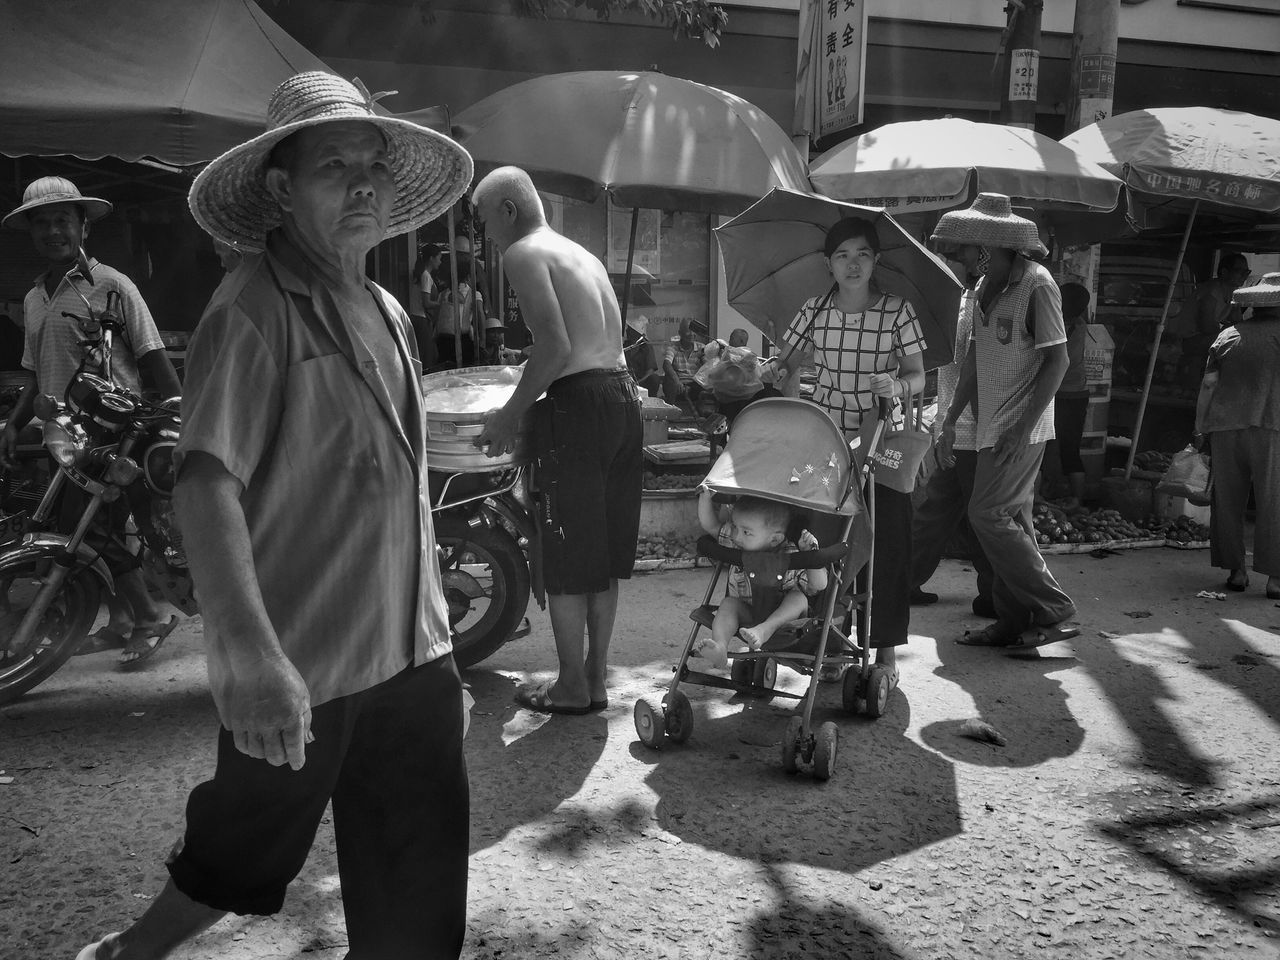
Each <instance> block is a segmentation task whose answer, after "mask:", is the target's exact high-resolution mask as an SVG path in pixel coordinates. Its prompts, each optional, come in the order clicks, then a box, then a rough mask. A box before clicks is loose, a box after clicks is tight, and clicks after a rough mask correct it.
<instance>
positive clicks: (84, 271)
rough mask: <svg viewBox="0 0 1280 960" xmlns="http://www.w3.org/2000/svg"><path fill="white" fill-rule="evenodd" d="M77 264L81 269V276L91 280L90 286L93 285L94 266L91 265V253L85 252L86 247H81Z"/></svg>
mask: <svg viewBox="0 0 1280 960" xmlns="http://www.w3.org/2000/svg"><path fill="white" fill-rule="evenodd" d="M76 266H77V267H78V268H79V270H80V276H82V277H84V278H85V279H86V280H88V281H89V286H91V287H92V286H93V267H91V266H89V255H88V254H87V253H85V252H84V247H81V248H80V253H79V255H78V256H77V257H76Z"/></svg>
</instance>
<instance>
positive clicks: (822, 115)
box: [818, 0, 867, 139]
mask: <svg viewBox="0 0 1280 960" xmlns="http://www.w3.org/2000/svg"><path fill="white" fill-rule="evenodd" d="M821 36H822V59H821V61H820V64H819V67H818V70H819V80H820V86H819V88H818V118H819V120H818V137H819V139H821V138H822V137H825V136H828V135H830V134H832V133H836V132H837V131H840V130H843V129H845V128H846V127H852V126H856V125H857V124H859V123H861V122H862V94H863V63H864V60H865V53H866V47H867V4H866V0H824V3H823V8H822V28H821Z"/></svg>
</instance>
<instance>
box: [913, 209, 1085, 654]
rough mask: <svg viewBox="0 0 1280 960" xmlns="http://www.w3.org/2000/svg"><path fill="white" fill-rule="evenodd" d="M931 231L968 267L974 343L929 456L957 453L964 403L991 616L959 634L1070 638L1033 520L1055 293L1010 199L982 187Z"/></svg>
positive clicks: (1048, 432) (1048, 421) (1060, 326)
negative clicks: (972, 277)
mask: <svg viewBox="0 0 1280 960" xmlns="http://www.w3.org/2000/svg"><path fill="white" fill-rule="evenodd" d="M933 240H934V241H935V243H937V244H938V246H939V248H940V249H941V250H943V251H944V252H945V253H948V254H949V255H951V256H952V257H953V258H954V259H956V260H958V261H960V262H961V263H963V264H964V265H965V268H966V270H967V271H969V272H971V273H981V274H983V276H982V279H981V280H979V281H978V285H977V287H976V289H975V291H974V292H975V294H976V296H977V305H976V312H975V318H974V322H973V342H972V348H971V349H970V350H969V353H968V356H967V357H966V358H965V361H964V366H963V367H962V368H961V372H960V381H959V383H958V384H957V385H956V391H955V395H954V397H953V399H952V400H951V403H950V405H949V408H948V410H947V415H946V419H945V421H944V423H943V428H942V434H941V436H940V438H939V451H938V456H939V460H940V462H942V463H943V465H944V466H945V465H949V464H950V463H952V462H954V458H953V453H952V448H953V446H954V444H955V439H956V423H957V421H958V420H959V418H960V415H961V413H962V412H963V411H965V410H966V409H968V408H969V407H971V406H972V407H973V409H974V416H975V420H976V433H977V438H976V442H975V444H974V446H975V448H976V450H977V451H978V455H977V461H976V464H975V467H974V477H973V493H972V496H971V498H970V500H969V509H968V517H969V524H970V526H971V527H972V528H973V532H974V534H975V535H976V537H977V538H978V541H979V543H980V544H981V545H982V549H983V552H984V553H985V554H986V555H987V558H988V559H989V560H990V562H991V566H992V572H993V573H994V582H993V584H992V600H993V601H994V605H995V612H996V617H997V619H996V621H995V622H994V623H992V624H990V625H989V626H987V627H985V628H983V629H982V630H973V631H968V630H966V631H965V633H964V636H963V637H962V638H961V639H960V641H959V642H961V643H966V644H972V645H975V646H997V647H1031V646H1041V645H1043V644H1046V643H1055V642H1057V641H1059V640H1066V639H1069V638H1070V637H1073V636H1076V635H1077V634H1078V633H1079V629H1078V628H1077V627H1075V626H1073V625H1071V624H1069V623H1067V621H1068V619H1069V618H1070V617H1073V616H1074V615H1075V612H1076V608H1075V604H1073V603H1072V602H1071V598H1070V597H1068V596H1067V595H1066V593H1064V592H1063V590H1062V588H1061V587H1059V586H1058V584H1057V581H1055V580H1054V578H1053V574H1052V573H1050V572H1049V568H1048V567H1047V566H1046V565H1045V562H1044V558H1043V557H1041V555H1040V550H1039V547H1037V545H1036V540H1035V535H1034V528H1033V527H1032V524H1031V509H1032V505H1033V503H1034V500H1035V485H1036V479H1037V476H1038V474H1039V471H1040V463H1041V460H1042V459H1043V457H1044V448H1045V444H1046V442H1047V441H1048V440H1050V439H1051V438H1052V437H1053V395H1054V392H1055V391H1056V390H1057V389H1058V385H1059V384H1060V383H1061V382H1062V377H1063V374H1064V373H1065V372H1066V369H1067V365H1068V358H1067V345H1066V344H1067V334H1066V327H1065V324H1064V323H1063V319H1062V298H1061V295H1060V293H1059V291H1058V285H1057V284H1056V283H1055V282H1054V280H1053V277H1052V276H1051V275H1050V273H1049V271H1048V270H1046V269H1045V268H1044V267H1043V266H1041V265H1040V264H1039V263H1036V262H1035V261H1034V260H1031V259H1029V258H1028V256H1027V254H1028V253H1036V254H1039V255H1042V256H1043V255H1044V253H1045V252H1046V251H1045V248H1044V244H1042V243H1041V242H1040V236H1039V232H1038V230H1037V228H1036V225H1035V224H1034V223H1033V222H1032V221H1030V220H1027V219H1026V218H1024V217H1019V216H1017V215H1016V214H1015V213H1014V212H1013V209H1012V207H1011V205H1010V203H1009V198H1008V197H1006V196H1003V195H1001V194H998V193H983V194H979V195H978V198H977V199H976V200H974V202H973V204H972V206H970V207H969V208H968V209H965V210H957V211H952V212H951V213H946V214H943V216H942V218H941V219H940V220H939V221H938V226H937V228H936V229H935V231H934V234H933Z"/></svg>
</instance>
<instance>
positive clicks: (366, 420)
mask: <svg viewBox="0 0 1280 960" xmlns="http://www.w3.org/2000/svg"><path fill="white" fill-rule="evenodd" d="M373 100H374V98H373V97H371V96H370V95H369V94H368V92H367V91H366V90H365V89H364V88H363V87H362V86H359V85H353V84H351V83H348V82H347V81H345V80H343V79H341V78H339V77H336V76H332V75H329V74H326V73H303V74H298V75H297V76H294V77H291V78H290V79H289V80H286V81H285V82H284V83H283V84H281V85H280V87H279V88H278V89H277V90H276V91H275V93H274V94H273V95H272V97H271V100H270V102H269V103H268V105H267V132H266V133H264V134H263V135H261V136H259V137H256V138H254V139H253V140H250V141H249V142H248V143H244V144H241V145H240V146H238V147H235V148H234V149H232V150H230V151H228V152H227V153H225V154H223V155H222V156H221V157H219V158H217V159H216V160H214V161H213V162H212V163H211V164H210V165H209V166H208V167H207V168H206V169H205V170H204V171H203V172H202V173H201V174H200V176H199V177H197V178H196V182H195V183H194V184H193V185H192V188H191V195H190V205H191V210H192V213H193V214H194V215H195V218H196V220H197V221H198V222H199V224H200V225H201V226H202V227H203V228H204V229H205V230H206V231H207V232H208V233H210V234H211V235H212V236H213V237H214V238H215V239H218V240H222V241H224V242H226V243H231V244H234V245H235V246H236V247H237V248H238V249H240V250H242V251H262V252H261V253H257V254H246V257H245V262H244V263H243V264H241V266H240V267H239V268H238V269H237V270H236V271H235V273H234V274H231V275H229V276H228V278H227V279H226V280H225V281H224V282H223V284H222V285H221V286H220V287H219V288H218V290H217V291H216V292H215V293H214V295H213V299H212V300H211V301H210V303H209V306H208V308H207V310H206V311H205V315H204V317H203V319H202V320H201V323H200V326H199V327H198V329H197V330H196V334H195V337H194V338H193V340H192V343H191V347H190V350H189V354H188V364H187V371H188V373H187V392H186V395H185V396H184V398H183V404H182V417H183V428H182V437H181V440H180V442H179V445H178V449H177V451H176V453H175V463H176V468H177V470H178V484H177V489H176V493H175V499H176V506H177V510H178V519H179V522H180V524H181V525H182V528H183V532H184V535H185V540H184V543H185V546H186V549H187V552H188V556H189V557H190V561H191V569H192V572H193V574H194V576H195V582H196V589H197V591H198V593H199V595H200V604H201V610H202V613H203V615H204V622H205V637H206V639H207V641H208V643H207V646H208V664H209V682H210V687H211V692H212V694H213V699H214V703H215V705H216V707H217V711H218V717H219V719H220V720H221V722H222V730H221V731H220V732H219V735H218V759H217V768H216V770H215V772H214V774H213V778H212V779H211V780H209V781H208V782H205V783H202V784H200V785H199V786H197V787H196V788H195V790H193V791H192V794H191V797H190V799H189V801H188V803H187V810H186V813H187V826H186V831H185V835H184V836H183V838H182V840H181V841H180V842H179V843H178V845H177V846H176V848H175V849H174V852H173V854H172V855H171V857H170V859H169V862H168V869H169V873H170V880H169V882H168V884H167V885H166V886H165V888H164V890H163V891H162V892H161V893H160V895H159V896H158V897H157V898H156V899H155V900H154V901H153V902H152V904H151V906H150V907H149V908H148V909H147V911H146V913H145V914H143V916H142V917H141V918H140V919H139V920H138V921H137V922H136V923H134V924H133V926H131V927H129V928H128V929H127V930H125V931H124V932H123V933H120V934H113V935H110V936H108V937H106V938H105V939H104V940H102V941H99V942H98V943H96V944H91V945H89V946H88V947H85V949H84V950H83V951H81V954H80V960H92V958H95V957H96V958H97V960H111V958H149V960H150V958H157V957H163V956H166V955H167V954H168V953H169V951H171V950H172V949H173V948H175V947H176V946H177V945H178V944H179V943H181V942H183V941H184V940H186V939H187V938H189V937H191V936H192V935H194V934H195V933H197V932H199V931H200V930H203V929H204V928H206V927H208V926H209V925H210V924H212V923H214V922H215V921H216V920H217V919H218V918H219V917H221V916H223V915H224V913H227V912H232V913H237V914H271V913H275V912H276V911H278V910H279V909H280V907H281V904H282V902H283V900H284V895H285V889H286V887H287V886H288V884H289V883H290V881H291V880H292V879H293V878H294V876H295V875H296V874H297V872H298V870H299V869H301V867H302V864H303V862H304V861H305V859H306V857H307V853H308V850H309V849H310V846H311V843H312V840H313V838H314V835H315V831H316V828H317V826H318V825H319V823H320V820H321V817H323V816H324V814H325V808H326V805H327V804H328V803H329V802H330V801H332V803H333V811H334V830H335V833H336V837H337V850H338V866H339V873H340V875H341V878H342V900H343V907H344V910H345V914H346V925H347V936H348V940H349V943H350V952H349V954H348V956H351V957H370V958H372V957H376V958H378V960H392V958H409V957H413V958H422V957H457V955H458V953H459V951H460V950H461V945H462V940H463V934H464V930H465V909H466V887H467V846H468V829H467V827H468V805H469V804H468V786H467V778H466V767H465V763H464V760H463V754H462V735H463V727H464V716H463V706H462V704H463V699H462V685H461V682H460V680H459V677H458V672H457V669H456V668H455V666H454V663H453V658H452V656H451V649H452V648H451V646H450V639H449V625H448V611H447V608H446V605H445V602H444V597H443V595H442V593H441V587H440V572H439V569H438V565H437V560H436V548H435V541H434V537H433V534H432V528H431V515H430V509H429V503H428V501H427V495H426V492H425V491H426V489H427V484H426V482H425V480H424V478H423V474H424V472H425V470H426V463H425V456H424V453H423V447H424V432H423V422H424V417H423V409H422V396H421V391H420V387H419V373H420V369H421V367H420V364H419V363H418V360H417V357H416V356H415V354H416V350H415V347H414V340H413V335H412V331H411V328H410V325H409V320H408V317H407V316H406V315H405V313H404V311H403V309H402V308H401V307H400V306H399V305H398V304H397V302H396V301H395V299H394V298H393V297H391V295H390V294H388V293H387V292H386V291H385V290H383V289H381V288H380V287H378V286H377V285H375V284H373V283H371V282H370V281H369V280H367V279H366V278H365V276H364V263H365V257H366V255H367V254H368V252H369V251H370V250H371V249H372V248H373V247H374V245H375V244H377V243H378V242H379V241H380V240H382V239H383V238H384V237H387V236H392V235H396V234H401V233H405V232H408V231H410V230H413V229H415V228H417V227H418V226H420V225H422V224H423V223H426V222H427V221H429V220H431V219H432V218H434V217H436V216H438V215H439V214H440V213H442V212H443V211H445V210H447V209H448V207H449V206H450V205H451V204H452V203H453V202H454V201H455V200H457V199H458V197H460V196H461V195H462V194H463V192H464V191H465V190H466V187H467V184H468V182H469V181H470V179H471V174H472V165H471V158H470V157H469V156H468V154H467V153H466V151H464V150H463V149H462V148H461V147H459V146H457V145H456V144H455V143H454V142H453V141H451V140H449V139H448V138H446V137H443V136H441V135H439V134H437V133H434V132H432V131H429V130H426V129H424V128H422V127H419V126H417V125H415V124H412V123H407V122H405V121H401V120H397V119H393V118H391V117H389V116H384V115H380V114H378V113H376V112H375V110H374V103H373Z"/></svg>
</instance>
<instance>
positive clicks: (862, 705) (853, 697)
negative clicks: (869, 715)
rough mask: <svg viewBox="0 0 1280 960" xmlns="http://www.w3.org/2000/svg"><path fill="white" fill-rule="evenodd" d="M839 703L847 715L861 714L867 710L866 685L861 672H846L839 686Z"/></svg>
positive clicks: (851, 670)
mask: <svg viewBox="0 0 1280 960" xmlns="http://www.w3.org/2000/svg"><path fill="white" fill-rule="evenodd" d="M840 702H841V704H842V705H843V706H844V709H845V711H846V712H847V713H854V714H857V713H863V712H865V711H866V709H867V694H866V684H865V683H864V681H863V679H862V671H861V670H854V669H850V670H846V671H845V672H844V681H843V682H842V683H841V686H840Z"/></svg>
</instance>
